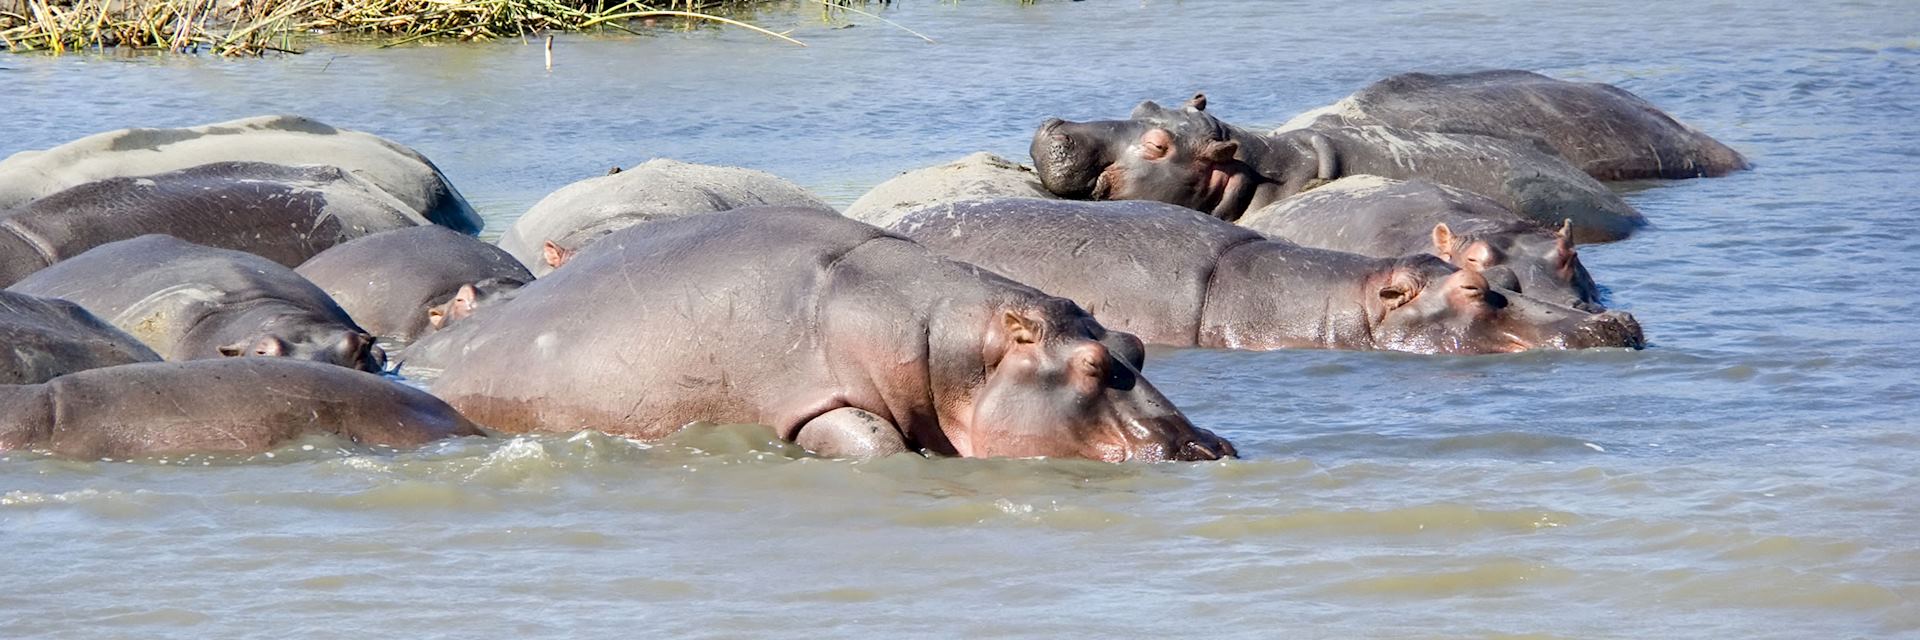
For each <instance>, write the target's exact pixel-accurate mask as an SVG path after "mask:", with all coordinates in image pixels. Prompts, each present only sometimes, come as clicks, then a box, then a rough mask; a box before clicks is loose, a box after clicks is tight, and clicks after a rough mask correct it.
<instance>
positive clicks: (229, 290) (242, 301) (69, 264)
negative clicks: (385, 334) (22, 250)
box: [7, 234, 386, 372]
mask: <svg viewBox="0 0 1920 640" xmlns="http://www.w3.org/2000/svg"><path fill="white" fill-rule="evenodd" d="M7 290H8V291H13V292H15V293H25V294H28V295H37V296H46V297H54V298H64V299H66V300H69V301H72V302H74V303H75V304H78V305H80V306H81V307H84V308H85V309H86V310H87V311H89V312H92V313H93V314H94V315H96V316H99V317H100V318H101V319H103V320H106V321H107V322H109V323H112V324H113V326H116V327H119V328H120V329H121V330H123V331H126V332H127V333H129V334H132V335H133V337H135V338H139V339H140V341H141V342H144V343H146V345H147V346H148V347H151V348H152V349H153V351H154V353H158V354H160V356H161V357H163V358H165V359H167V360H173V361H180V360H200V359H207V358H221V357H229V356H242V355H246V356H279V357H288V358H298V359H302V360H313V361H316V362H325V363H329V364H337V365H340V366H343V367H349V368H355V369H360V370H363V371H373V372H378V371H381V370H382V369H384V368H385V365H386V354H385V353H384V352H383V350H381V349H380V348H379V347H378V346H375V345H374V342H373V336H370V335H368V334H367V332H366V331H364V330H362V329H361V328H360V326H359V325H356V324H354V323H353V319H352V318H350V317H348V316H347V312H346V311H342V310H341V309H340V306H339V305H336V304H334V302H333V300H332V299H331V298H328V297H327V294H326V292H324V291H321V290H320V288H319V287H316V286H313V283H311V282H307V280H306V278H302V277H300V275H299V274H297V273H294V272H293V270H292V269H288V268H286V267H283V266H280V265H278V264H275V263H274V262H272V261H270V260H267V259H266V258H262V257H260V256H256V255H253V254H250V253H241V252H239V251H231V250H228V249H215V248H213V247H206V246H201V245H197V244H193V243H191V242H186V241H184V240H181V239H179V238H175V237H173V236H164V235H157V234H156V235H145V236H140V237H138V238H133V239H131V240H121V241H119V242H109V243H107V244H103V245H100V246H98V247H94V248H93V249H92V250H90V251H87V252H86V253H83V254H80V255H78V256H75V257H74V258H72V259H69V260H65V261H62V262H60V263H59V264H56V265H53V266H51V267H48V268H46V269H43V270H41V271H39V272H38V273H35V274H33V275H30V276H27V278H26V279H25V280H21V281H20V282H18V283H15V284H14V285H13V286H12V287H8V288H7Z"/></svg>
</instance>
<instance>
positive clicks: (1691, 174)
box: [1281, 69, 1750, 180]
mask: <svg viewBox="0 0 1920 640" xmlns="http://www.w3.org/2000/svg"><path fill="white" fill-rule="evenodd" d="M1371 125H1384V126H1390V127H1399V128H1403V129H1416V130H1420V131H1431V132H1435V133H1465V134H1474V135H1484V136H1493V137H1496V138H1505V139H1509V140H1517V141H1524V142H1531V141H1535V140H1537V141H1540V142H1542V143H1545V144H1546V145H1547V146H1550V147H1552V148H1553V149H1554V150H1555V151H1558V152H1559V153H1560V155H1561V156H1564V157H1566V159H1567V160H1568V161H1569V162H1572V163H1573V165H1574V166H1576V167H1579V168H1580V170H1581V171H1585V172H1586V173H1587V174H1588V175H1591V176H1593V177H1594V178H1595V179H1598V180H1640V179H1650V178H1667V179H1680V178H1700V177H1717V176H1724V175H1727V174H1729V173H1733V172H1735V171H1741V170H1745V169H1747V168H1748V167H1749V166H1750V165H1749V164H1748V163H1747V159H1746V158H1745V157H1742V156H1741V155H1740V153H1739V152H1738V151H1734V150H1733V148H1731V147H1728V146H1727V145H1725V144H1722V143H1721V142H1720V141H1719V140H1715V139H1713V137H1712V136H1709V135H1707V134H1705V133H1701V132H1700V131H1699V130H1698V129H1694V128H1693V127H1690V126H1687V125H1686V124H1685V123H1682V122H1680V121H1679V120H1676V119H1674V118H1673V116H1670V115H1667V113H1666V112H1664V111H1661V110H1660V108H1659V107H1655V106H1653V104H1652V103H1650V102H1647V101H1646V100H1644V99H1642V98H1641V97H1640V96H1636V95H1634V94H1632V93H1631V92H1628V91H1626V90H1625V89H1621V88H1619V87H1615V86H1613V85H1610V84H1604V83H1599V82H1568V81H1565V80H1557V79H1554V78H1550V77H1547V76H1544V75H1540V74H1538V73H1534V72H1531V71H1520V70H1516V69H1495V70H1488V71H1475V72H1472V73H1454V74H1429V73H1403V74H1400V75H1395V76H1388V77H1387V78H1385V79H1382V80H1380V81H1379V82H1375V83H1373V84H1371V85H1368V86H1367V87H1366V88H1364V89H1361V90H1359V91H1357V92H1355V93H1354V94H1353V95H1350V96H1347V97H1346V98H1345V99H1342V100H1340V101H1339V102H1336V103H1334V104H1332V105H1329V106H1326V107H1322V108H1320V109H1315V110H1313V111H1309V112H1307V113H1304V114H1301V115H1300V116H1297V117H1295V118H1294V119H1293V120H1292V121H1289V122H1288V123H1287V124H1286V125H1285V126H1283V127H1281V128H1282V129H1301V128H1315V129H1320V128H1333V127H1352V126H1371Z"/></svg>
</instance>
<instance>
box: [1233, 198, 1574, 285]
mask: <svg viewBox="0 0 1920 640" xmlns="http://www.w3.org/2000/svg"><path fill="white" fill-rule="evenodd" d="M1238 222H1239V224H1240V225H1241V226H1244V227H1246V228H1249V229H1252V230H1254V231H1258V232H1260V233H1264V234H1266V235H1267V236H1268V237H1272V238H1278V239H1281V240H1287V241H1290V242H1294V243H1296V244H1300V245H1303V246H1308V247H1315V248H1319V249H1332V250H1334V251H1346V252H1349V253H1358V254H1361V255H1367V256H1373V257H1376V258H1391V257H1396V256H1404V255H1408V254H1415V253H1431V254H1433V255H1436V256H1439V257H1440V258H1441V259H1443V260H1446V261H1447V262H1451V263H1453V266H1456V267H1460V268H1462V269H1470V270H1473V271H1479V272H1481V274H1482V275H1485V276H1487V277H1488V278H1489V279H1490V280H1492V281H1494V282H1495V283H1497V284H1501V285H1502V286H1504V287H1505V288H1507V289H1513V290H1515V291H1519V292H1521V293H1525V294H1527V295H1528V296H1529V297H1533V298H1539V299H1542V300H1548V301H1552V302H1558V303H1561V304H1566V305H1569V306H1576V307H1583V308H1586V307H1591V306H1596V305H1597V304H1598V303H1599V302H1600V292H1599V289H1598V288H1597V287H1595V286H1594V284H1593V278H1592V276H1589V275H1587V268H1586V267H1585V266H1583V265H1581V264H1580V255H1579V252H1578V251H1576V250H1575V249H1574V244H1573V239H1572V238H1570V237H1568V235H1569V234H1568V229H1567V227H1566V226H1565V225H1563V226H1561V227H1560V228H1559V229H1549V228H1547V227H1545V226H1542V225H1541V224H1540V223H1537V222H1534V221H1533V220H1530V219H1528V218H1524V217H1521V216H1520V215H1518V214H1515V213H1514V212H1512V211H1509V210H1507V208H1506V207H1502V206H1500V203H1498V202H1494V201H1492V200H1488V199H1486V198H1483V197H1481V196H1478V195H1475V194H1472V193H1467V192H1465V191H1461V190H1459V189H1455V188H1452V187H1445V186H1441V185H1437V184H1433V183H1430V182H1427V181H1425V180H1405V181H1402V180H1393V179H1389V178H1382V177H1379V176H1350V177H1346V178H1341V179H1339V180H1335V181H1333V182H1332V183H1330V184H1328V185H1326V186H1323V187H1319V188H1316V189H1314V190H1312V191H1308V192H1306V193H1302V194H1299V195H1296V196H1293V197H1291V198H1287V199H1285V200H1281V201H1279V202H1275V203H1273V204H1271V205H1267V206H1265V207H1262V208H1260V209H1259V210H1256V211H1254V212H1252V213H1248V214H1247V215H1245V216H1242V217H1241V218H1240V219H1239V221H1238ZM1594 310H1598V309H1594Z"/></svg>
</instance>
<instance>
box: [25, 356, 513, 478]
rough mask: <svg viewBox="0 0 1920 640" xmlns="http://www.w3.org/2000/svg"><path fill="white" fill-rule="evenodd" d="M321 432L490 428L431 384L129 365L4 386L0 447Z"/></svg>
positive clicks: (233, 362)
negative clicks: (424, 387)
mask: <svg viewBox="0 0 1920 640" xmlns="http://www.w3.org/2000/svg"><path fill="white" fill-rule="evenodd" d="M317 435H327V436H334V437H337V438H341V439H344V440H348V441H351V442H354V443H356V444H360V445H364V446H379V447H417V446H420V445H422V444H426V443H428V442H432V441H435V440H440V439H444V438H455V437H462V436H481V435H485V433H484V432H482V431H481V430H480V428H479V427H476V426H474V424H473V423H472V422H468V421H467V419H466V418H464V417H461V415H460V413H459V412H457V411H454V410H453V408H452V407H449V406H447V404H446V403H444V402H441V401H440V399H439V398H435V397H433V396H431V395H428V394H427V393H426V392H424V391H420V390H418V389H414V388H412V387H408V386H406V385H402V384H399V383H397V382H393V381H391V380H387V379H385V378H382V377H380V376H376V375H373V374H368V373H361V372H358V371H349V370H347V369H343V368H340V367H335V366H329V365H324V364H318V363H313V362H302V361H298V360H289V359H286V358H232V359H227V360H197V361H193V362H150V363H140V364H125V365H119V366H114V367H105V368H101V369H91V370H88V371H81V372H78V373H69V374H67V375H63V376H60V377H57V378H54V379H52V380H49V381H47V382H44V383H40V384H30V385H0V451H18V450H31V451H44V452H48V453H52V454H54V455H60V456H67V457H74V458H89V459H95V458H102V457H106V458H116V459H126V458H138V457H145V456H165V455H180V454H196V453H225V454H236V453H238V454H244V453H259V452H263V451H268V450H271V449H274V448H277V447H281V446H285V445H287V444H290V443H292V442H293V441H295V440H298V439H300V438H304V437H308V436H317Z"/></svg>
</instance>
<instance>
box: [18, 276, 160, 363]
mask: <svg viewBox="0 0 1920 640" xmlns="http://www.w3.org/2000/svg"><path fill="white" fill-rule="evenodd" d="M159 359H160V356H159V355H157V354H155V353H154V352H153V350H152V349H148V348H147V346H146V345H144V344H141V343H140V341H139V340H135V339H134V338H133V336H130V335H127V334H126V333H124V332H122V331H120V330H119V329H116V328H114V327H113V326H112V325H109V324H107V323H105V322H101V321H100V319H99V318H96V317H94V315H93V314H91V313H87V310H86V309H82V308H80V306H79V305H76V304H73V303H71V302H67V301H65V300H57V299H49V298H37V297H34V296H29V295H26V294H21V293H13V292H10V291H0V384H35V383H39V382H45V381H47V380H50V379H52V378H54V377H57V376H61V375H65V374H68V373H73V372H75V371H85V370H87V369H97V368H100V367H110V366H113V365H118V364H131V363H135V362H153V361H157V360H159Z"/></svg>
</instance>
